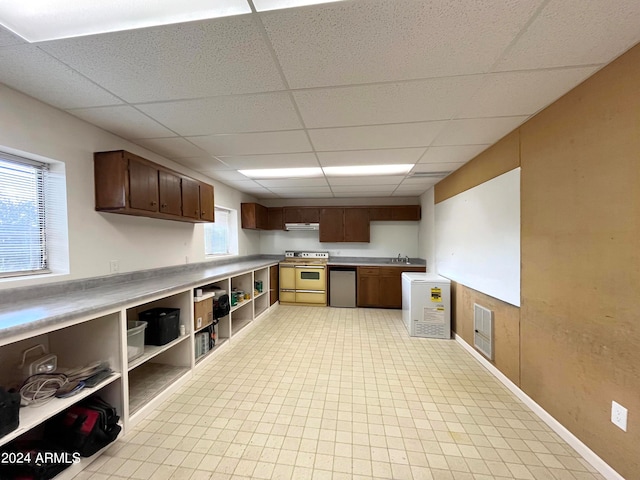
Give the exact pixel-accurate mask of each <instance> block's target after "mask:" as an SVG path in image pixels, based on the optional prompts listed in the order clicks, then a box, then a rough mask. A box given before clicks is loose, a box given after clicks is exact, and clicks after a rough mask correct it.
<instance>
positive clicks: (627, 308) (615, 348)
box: [435, 45, 640, 479]
mask: <svg viewBox="0 0 640 480" xmlns="http://www.w3.org/2000/svg"><path fill="white" fill-rule="evenodd" d="M639 85H640V45H638V46H636V47H634V48H633V49H631V50H630V51H629V52H627V53H626V54H625V55H623V56H622V57H620V58H619V59H618V60H616V61H615V62H613V63H612V64H611V65H609V66H607V67H606V68H604V69H603V70H601V71H600V72H598V73H597V74H596V75H594V76H593V77H592V78H590V79H589V80H587V81H586V82H584V83H583V84H582V85H580V86H578V87H576V88H575V89H574V90H572V91H571V92H569V93H568V94H567V95H565V96H564V97H562V98H561V99H559V100H558V101H556V102H555V103H554V104H553V105H551V106H550V107H548V108H547V109H545V110H543V111H542V112H540V113H539V114H538V115H536V116H535V117H534V118H533V119H531V120H530V121H528V122H527V123H526V124H525V125H523V126H522V127H521V128H519V129H518V130H516V131H515V132H513V133H512V134H510V135H508V136H507V137H505V138H504V139H503V140H501V141H500V142H499V143H498V144H497V145H495V146H494V147H492V148H491V149H489V150H487V151H485V152H484V153H482V154H481V155H479V156H478V157H476V158H475V159H474V160H472V161H471V162H469V164H467V165H465V166H464V167H463V168H462V169H460V170H459V171H458V172H456V173H455V174H452V175H450V176H449V177H447V178H446V179H445V180H443V181H442V182H441V183H439V184H438V185H436V187H435V197H436V203H437V202H440V201H442V200H445V199H446V198H449V197H450V196H453V195H456V194H457V193H460V192H462V191H464V190H467V189H469V188H472V187H473V186H475V185H478V184H480V183H482V182H485V181H487V180H489V179H491V178H493V177H495V176H497V175H499V174H500V173H504V172H502V171H501V169H502V168H506V169H511V168H514V167H515V166H518V165H516V164H515V162H516V161H515V153H514V152H515V151H517V152H518V164H519V165H520V166H521V247H522V270H521V305H522V306H521V308H520V309H519V315H517V314H516V313H515V311H510V309H505V308H504V307H505V305H506V304H503V303H502V302H500V301H498V300H495V299H491V298H490V297H486V296H485V297H486V298H485V299H484V301H487V302H491V301H492V302H494V303H493V308H492V306H489V308H492V309H494V310H496V311H501V312H502V313H500V315H498V314H497V313H496V315H495V319H496V320H495V330H494V331H495V336H496V361H495V364H496V366H497V367H498V368H499V369H500V370H501V371H502V372H503V373H505V374H506V375H507V376H508V377H509V378H511V379H512V380H513V378H512V377H513V376H514V375H515V374H514V372H513V371H512V369H510V368H511V365H512V363H513V362H517V361H518V360H519V370H520V376H519V380H520V387H521V388H522V390H523V391H524V392H525V393H527V394H528V395H529V396H530V397H531V398H533V399H534V400H535V401H536V402H537V403H538V404H540V405H541V406H542V407H543V408H544V409H545V410H546V411H547V412H549V413H550V414H551V415H552V416H554V417H555V418H556V419H557V420H558V421H560V423H562V424H563V425H564V426H565V427H567V428H568V429H569V430H570V431H571V432H572V433H573V434H574V435H576V436H577V437H578V438H579V439H580V440H582V441H583V442H584V443H585V444H586V445H587V446H588V447H589V448H591V449H592V450H593V451H594V452H595V453H596V454H597V455H599V456H600V457H601V458H602V459H603V460H605V461H606V462H607V463H608V464H609V465H611V466H612V467H613V468H614V469H615V470H617V471H618V472H619V473H620V474H621V475H623V476H624V477H625V478H628V479H632V478H640V476H639V475H640V473H639V472H640V461H639V459H640V457H639V456H638V446H639V445H640V313H639V312H640V302H639V301H638V298H640V87H639ZM514 139H516V140H514ZM514 141H515V142H517V143H518V144H519V145H517V146H516V147H514V145H513V142H514ZM509 165H514V167H511V168H508V167H509ZM484 170H486V171H484ZM504 171H507V170H504ZM481 297H482V294H479V293H478V292H474V291H473V290H470V289H468V288H467V287H464V286H462V285H455V288H454V295H453V298H454V305H453V308H452V313H453V314H454V316H455V319H454V326H455V329H456V332H457V333H458V334H459V335H461V336H462V337H463V338H464V339H465V341H467V342H468V343H471V344H472V336H471V335H472V324H471V323H470V322H471V320H470V319H471V318H472V315H473V301H474V299H475V298H481ZM510 307H511V309H515V310H518V309H517V308H516V307H512V306H510ZM518 317H519V333H520V342H519V345H520V346H519V351H517V352H516V344H517V342H516V341H514V338H513V336H514V332H515V331H516V329H515V326H514V325H515V322H516V321H517V320H516V319H517V318H518ZM507 318H509V319H510V320H507ZM500 339H502V340H500ZM498 341H501V342H504V343H505V349H504V350H502V348H501V350H502V352H501V355H500V356H498V347H497V343H498ZM516 383H518V382H516ZM612 400H615V401H617V402H618V403H621V404H622V405H624V406H625V407H627V408H628V409H629V418H628V428H627V432H626V433H625V432H623V431H622V430H620V429H618V428H617V427H615V426H614V425H613V424H612V423H611V421H610V414H611V401H612Z"/></svg>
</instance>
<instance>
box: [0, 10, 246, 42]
mask: <svg viewBox="0 0 640 480" xmlns="http://www.w3.org/2000/svg"><path fill="white" fill-rule="evenodd" d="M243 13H251V9H250V8H249V4H248V3H247V1H246V0H216V1H211V0H181V1H179V2H177V1H175V0H134V1H131V0H82V1H79V0H27V1H25V0H2V1H1V2H0V25H2V26H4V27H6V28H8V29H9V30H11V31H12V32H13V33H15V34H16V35H19V36H21V37H22V38H24V39H25V40H27V41H28V42H42V41H45V40H57V39H61V38H69V37H80V36H84V35H92V34H96V33H106V32H118V31H121V30H133V29H136V28H145V27H152V26H156V25H169V24H172V23H182V22H191V21H194V20H205V19H208V18H218V17H227V16H231V15H240V14H243Z"/></svg>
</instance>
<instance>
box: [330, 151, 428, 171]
mask: <svg viewBox="0 0 640 480" xmlns="http://www.w3.org/2000/svg"><path fill="white" fill-rule="evenodd" d="M424 150H425V149H424V148H396V149H388V150H352V151H347V152H321V153H318V158H319V159H320V165H322V166H323V167H331V166H351V165H390V164H405V163H416V162H417V161H418V159H419V158H420V157H421V156H422V154H423V153H424Z"/></svg>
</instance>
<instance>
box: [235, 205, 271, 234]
mask: <svg viewBox="0 0 640 480" xmlns="http://www.w3.org/2000/svg"><path fill="white" fill-rule="evenodd" d="M268 215H269V212H268V209H267V207H264V206H262V205H260V204H259V203H243V204H241V205H240V219H241V221H242V228H248V229H250V230H266V229H267V227H268V224H269V218H268Z"/></svg>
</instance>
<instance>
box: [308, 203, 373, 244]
mask: <svg viewBox="0 0 640 480" xmlns="http://www.w3.org/2000/svg"><path fill="white" fill-rule="evenodd" d="M369 239H370V236H369V210H368V209H366V208H336V207H329V208H322V209H321V210H320V241H321V242H369Z"/></svg>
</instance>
